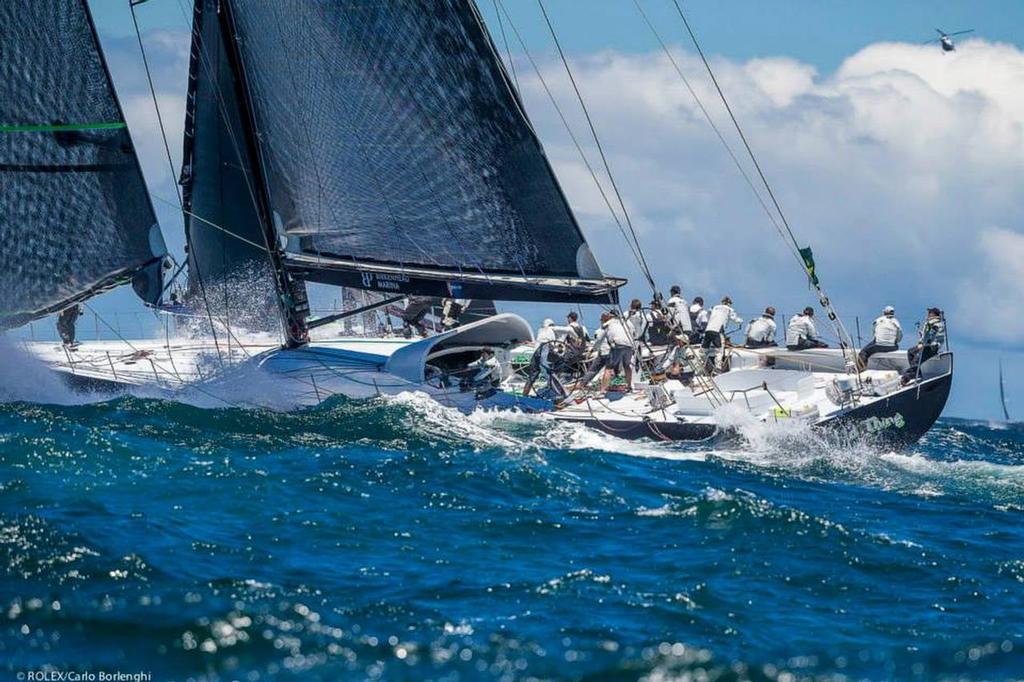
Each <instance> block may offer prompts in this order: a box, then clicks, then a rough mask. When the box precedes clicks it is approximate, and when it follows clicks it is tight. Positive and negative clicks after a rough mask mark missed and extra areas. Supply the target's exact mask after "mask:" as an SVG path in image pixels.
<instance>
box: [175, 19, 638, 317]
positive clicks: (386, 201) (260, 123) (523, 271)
mask: <svg viewBox="0 0 1024 682" xmlns="http://www.w3.org/2000/svg"><path fill="white" fill-rule="evenodd" d="M197 6H199V7H198V8H197V18H198V21H197V26H198V29H197V31H196V32H195V33H194V36H193V39H194V40H201V41H202V42H203V44H204V45H205V46H206V49H204V50H201V51H200V53H199V54H198V56H197V54H196V52H195V49H194V50H193V75H194V76H195V75H196V74H198V75H199V77H200V78H202V77H203V74H204V73H205V74H206V78H209V79H210V80H213V79H216V80H217V81H218V83H219V86H218V85H217V84H215V85H213V86H212V87H211V86H205V87H206V88H207V89H205V90H204V85H203V83H202V82H199V83H196V84H193V86H192V87H191V88H190V111H191V112H192V113H191V114H190V117H191V120H192V125H191V126H190V127H191V129H192V132H191V133H187V134H189V135H190V136H191V141H188V142H187V146H188V145H191V149H192V152H191V155H188V154H187V157H186V163H187V165H186V173H185V178H186V189H187V190H189V191H188V192H187V194H190V195H191V199H190V202H191V208H190V209H189V210H191V211H192V212H193V213H194V214H195V215H196V216H198V219H201V220H207V221H209V222H211V223H217V224H218V225H219V226H220V227H221V228H227V229H228V230H230V231H232V232H236V233H240V234H241V233H243V231H244V230H245V229H246V228H247V227H249V228H251V227H252V226H254V225H255V224H256V218H255V217H254V216H253V215H251V207H252V205H253V201H252V200H251V199H250V198H249V197H248V196H247V194H246V193H247V192H248V190H249V188H250V185H249V184H248V183H250V182H251V180H252V173H250V172H249V170H250V169H249V168H248V165H249V164H250V163H251V164H252V165H253V166H254V167H256V169H257V170H258V171H259V174H260V175H261V176H262V178H263V182H264V183H265V185H266V186H265V188H261V189H263V190H265V192H266V197H267V203H268V204H269V207H268V208H269V210H270V211H271V214H272V218H271V220H272V223H273V226H272V227H273V230H274V236H275V237H277V239H276V240H274V241H275V242H276V243H280V244H283V245H286V247H285V251H286V253H285V259H284V263H285V266H286V267H287V268H288V270H289V271H290V272H291V273H294V274H295V275H297V276H298V277H300V278H302V279H306V280H309V281H317V282H324V283H328V284H336V285H343V286H352V287H357V288H361V289H370V290H378V291H385V292H392V293H400V294H405V293H409V294H421V295H429V296H455V297H465V298H489V299H504V300H553V301H583V302H601V301H605V302H607V301H609V300H610V299H613V298H614V296H615V291H616V289H617V287H619V286H621V285H622V284H623V283H624V280H619V279H614V278H608V277H605V276H604V275H603V274H602V273H601V271H600V269H599V267H598V266H597V263H596V262H595V260H594V258H593V256H592V255H591V253H590V249H589V247H588V246H587V243H586V240H585V239H584V238H583V235H582V233H581V231H580V229H579V226H578V224H577V223H576V219H575V218H574V216H573V214H572V212H571V210H570V209H569V206H568V203H567V201H566V199H565V197H564V195H563V194H562V191H561V189H560V188H559V186H558V183H557V180H556V179H555V176H554V173H553V172H552V170H551V167H550V165H549V163H548V161H547V159H546V157H545V155H544V152H543V149H542V148H541V145H540V142H539V141H538V139H537V137H536V135H535V134H534V131H533V129H532V128H531V126H530V123H529V120H528V119H527V117H526V115H525V113H524V111H523V108H522V105H521V103H520V101H519V99H518V97H517V95H516V93H515V91H514V89H513V88H512V86H511V84H510V82H509V79H508V76H507V74H506V73H505V70H504V68H503V66H502V65H501V62H500V60H499V59H498V58H497V56H496V53H495V51H494V46H493V44H492V42H491V39H490V37H489V35H488V34H487V31H486V29H485V28H484V26H483V23H482V20H481V17H480V16H479V14H478V12H477V9H476V7H475V5H474V4H473V3H472V2H471V0H371V1H363V2H338V3H312V2H306V1H304V0H302V1H300V0H283V1H279V2H238V1H237V0H220V2H215V1H214V0H199V1H198V2H197ZM218 7H219V9H220V12H215V10H216V9H217V8H218ZM200 13H201V14H202V15H204V16H201V17H200ZM214 17H215V18H216V21H217V23H218V24H219V26H220V27H221V32H220V33H219V34H216V33H215V32H214V31H213V30H212V29H210V28H209V26H210V25H211V24H212V23H213V22H212V21H211V19H213V18H214ZM225 36H230V40H234V41H235V44H234V45H230V46H228V47H229V49H228V50H227V54H228V56H231V55H233V54H234V55H237V58H238V61H239V62H240V64H239V65H237V66H238V68H237V69H236V73H239V72H240V73H241V74H242V75H241V79H242V81H244V82H243V83H241V86H242V87H241V88H240V89H239V90H238V91H237V92H236V91H235V89H234V88H233V87H232V86H231V85H229V82H225V81H227V80H228V79H229V78H230V73H228V72H227V71H226V70H225V67H224V66H222V64H223V62H224V60H223V58H222V56H221V54H222V52H223V48H221V47H219V46H218V45H219V43H217V42H216V41H218V40H222V39H224V37H225ZM197 58H205V59H208V60H209V62H210V63H209V64H207V65H205V66H204V64H202V63H199V64H198V65H197V64H196V61H195V60H196V59H197ZM197 67H198V68H197ZM217 87H219V91H218V90H216V88H217ZM205 92H210V93H217V96H216V97H215V98H210V97H208V96H207V95H205V94H204V93H205ZM236 95H237V96H239V97H242V98H243V99H244V100H245V101H244V105H245V111H246V113H247V114H249V118H251V121H247V122H246V123H245V124H246V125H252V126H253V127H254V133H255V135H254V139H256V140H257V143H256V144H255V145H254V150H253V151H252V152H251V153H250V156H249V157H247V156H246V155H245V153H242V154H241V155H240V154H239V152H238V150H237V148H236V147H235V146H234V145H235V144H236V143H234V142H231V141H230V140H231V138H232V135H230V134H228V135H224V134H223V132H224V131H227V132H228V133H230V130H229V129H230V128H232V127H233V126H236V125H241V124H240V123H239V120H240V117H239V114H238V111H239V110H238V109H237V108H235V106H236V105H235V103H234V102H235V99H234V98H235V97H236ZM204 112H205V113H204ZM243 118H245V117H243ZM204 126H207V127H209V129H210V130H212V131H213V133H212V135H213V137H212V138H211V140H213V141H210V142H203V139H202V136H203V127H204ZM217 136H219V137H220V138H223V139H220V141H216V140H217ZM225 140H227V141H225ZM227 144H231V145H232V147H231V148H229V149H227V150H225V148H224V147H225V145H227ZM218 145H219V146H218ZM251 154H255V155H257V156H258V158H255V159H254V158H251ZM204 155H208V156H206V158H204ZM204 168H206V169H207V170H205V171H204V170H203V169H204ZM204 174H205V175H206V179H205V180H204V177H203V176H204ZM204 182H213V183H216V187H215V188H208V189H207V190H201V189H200V187H201V186H202V184H203V183H204ZM204 191H209V192H211V193H212V194H213V195H214V197H213V199H212V200H211V202H210V203H204V201H205V200H203V199H201V196H202V192H204ZM225 206H227V207H230V208H232V209H234V208H235V207H238V208H239V211H240V212H239V213H238V214H234V215H227V214H226V212H225V211H224V207H225ZM186 208H188V206H187V207H186ZM227 213H230V212H227ZM195 225H196V223H195V220H193V221H192V227H190V229H191V231H192V236H193V239H194V241H195V243H194V246H193V248H194V251H195V253H193V254H192V258H193V259H199V260H201V261H205V260H206V259H207V258H208V256H207V255H206V253H205V252H207V251H209V252H210V253H218V254H219V253H220V252H222V251H224V249H225V247H224V246H217V245H215V244H214V243H213V239H214V237H213V236H212V232H210V235H211V236H210V238H209V239H207V238H206V237H203V238H202V239H200V238H199V237H198V236H197V235H198V234H199V231H198V230H197V228H196V227H195ZM246 238H247V239H248V240H249V241H256V242H259V240H257V239H256V238H255V237H254V236H253V235H252V234H246ZM236 241H240V240H236ZM259 243H265V242H259ZM210 246H213V247H214V248H209V247H210ZM234 249H237V250H239V252H244V251H246V245H245V244H244V243H240V244H236V245H235V247H234ZM234 249H233V250H234ZM216 257H217V256H210V257H209V258H216ZM220 257H223V256H220ZM234 258H236V256H231V257H230V258H229V260H230V259H234Z"/></svg>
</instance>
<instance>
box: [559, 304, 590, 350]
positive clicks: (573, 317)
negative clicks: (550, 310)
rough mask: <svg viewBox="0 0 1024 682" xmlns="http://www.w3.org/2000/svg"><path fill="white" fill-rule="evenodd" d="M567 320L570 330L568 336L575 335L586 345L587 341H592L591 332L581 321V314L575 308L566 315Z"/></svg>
mask: <svg viewBox="0 0 1024 682" xmlns="http://www.w3.org/2000/svg"><path fill="white" fill-rule="evenodd" d="M565 322H566V326H567V327H568V328H569V332H570V333H569V334H568V336H567V337H566V338H571V337H572V336H573V335H575V336H576V338H577V339H578V340H579V341H582V342H583V344H584V345H586V343H587V341H590V333H589V332H588V331H587V328H586V327H584V326H583V323H582V322H580V316H579V315H578V314H576V311H575V310H570V311H569V314H568V315H566V316H565Z"/></svg>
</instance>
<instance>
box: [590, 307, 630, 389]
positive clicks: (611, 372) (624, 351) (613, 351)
mask: <svg viewBox="0 0 1024 682" xmlns="http://www.w3.org/2000/svg"><path fill="white" fill-rule="evenodd" d="M602 331H603V332H604V336H603V337H602V341H603V343H605V344H607V345H608V350H609V352H608V364H607V365H606V366H605V368H604V376H602V377H601V392H602V393H607V392H608V386H609V385H610V384H611V381H612V377H613V376H615V375H617V374H619V372H622V373H623V374H624V375H625V377H626V391H627V392H629V391H632V390H633V336H632V334H630V333H629V328H628V326H627V324H626V322H625V320H623V319H622V318H620V317H619V316H618V315H616V313H615V311H612V312H611V319H610V320H608V322H607V323H606V324H605V325H604V328H603V329H602ZM594 344H595V345H596V344H597V341H596V340H595V341H594Z"/></svg>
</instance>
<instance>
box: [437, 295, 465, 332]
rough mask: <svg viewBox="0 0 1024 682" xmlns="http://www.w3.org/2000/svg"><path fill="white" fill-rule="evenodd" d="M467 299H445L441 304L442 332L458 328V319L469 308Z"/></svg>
mask: <svg viewBox="0 0 1024 682" xmlns="http://www.w3.org/2000/svg"><path fill="white" fill-rule="evenodd" d="M469 301H470V299H468V298H446V299H444V302H443V303H442V304H441V328H442V329H443V330H444V331H448V330H449V329H455V328H456V327H458V326H459V317H461V316H462V313H463V312H465V310H466V308H467V307H469Z"/></svg>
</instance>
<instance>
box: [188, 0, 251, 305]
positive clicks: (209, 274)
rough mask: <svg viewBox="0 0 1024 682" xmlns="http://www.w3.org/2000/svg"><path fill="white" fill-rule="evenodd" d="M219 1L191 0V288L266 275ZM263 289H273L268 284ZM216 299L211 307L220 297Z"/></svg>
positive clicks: (189, 228)
mask: <svg viewBox="0 0 1024 682" xmlns="http://www.w3.org/2000/svg"><path fill="white" fill-rule="evenodd" d="M217 5H218V0H196V3H195V7H194V10H193V19H192V51H191V55H190V60H189V77H188V95H187V98H186V100H185V136H184V142H185V145H184V146H185V149H184V155H183V161H182V170H181V186H182V190H183V191H182V199H183V203H184V208H185V233H186V238H187V240H188V244H189V247H190V253H189V259H188V265H189V283H190V285H192V286H197V285H198V282H199V280H200V279H201V278H205V279H206V280H207V281H208V282H209V283H211V284H214V283H218V282H221V281H224V280H225V279H226V280H228V281H237V280H239V279H243V280H249V281H250V282H251V280H253V279H255V278H256V277H258V276H259V274H261V273H265V268H266V266H267V255H266V247H265V237H264V235H263V230H262V228H261V225H260V216H259V212H258V210H257V207H258V202H257V199H256V196H257V192H259V191H261V189H260V188H258V187H256V186H255V181H254V175H253V171H252V160H251V159H250V157H249V149H248V146H247V144H246V138H245V133H244V128H243V127H242V126H243V123H242V121H243V118H242V113H241V111H240V107H239V101H238V96H237V92H238V87H239V84H238V82H237V81H236V78H235V76H234V73H233V72H232V69H231V64H230V61H229V59H228V54H227V51H226V49H225V45H224V36H225V34H226V33H227V31H226V30H225V29H224V28H223V26H222V22H223V21H224V20H223V18H222V17H221V16H220V15H219V13H218V11H217V10H218V7H217ZM266 284H267V285H270V280H269V277H268V278H267V279H266ZM212 298H214V301H215V302H216V299H217V297H212Z"/></svg>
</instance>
